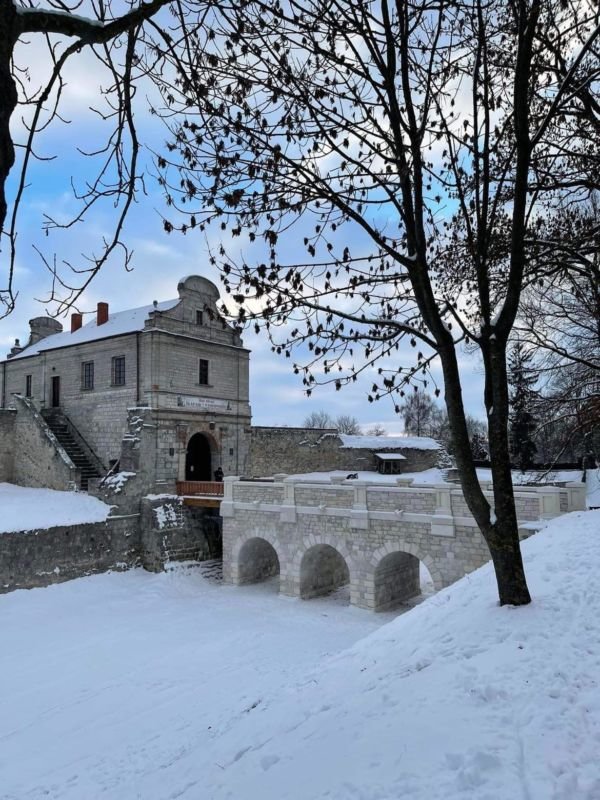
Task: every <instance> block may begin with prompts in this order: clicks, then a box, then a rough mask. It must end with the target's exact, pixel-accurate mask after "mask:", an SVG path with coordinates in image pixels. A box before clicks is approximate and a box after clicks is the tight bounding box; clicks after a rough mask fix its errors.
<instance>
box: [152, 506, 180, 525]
mask: <svg viewBox="0 0 600 800" xmlns="http://www.w3.org/2000/svg"><path fill="white" fill-rule="evenodd" d="M180 505H181V499H180V498H177V500H173V501H172V502H171V503H165V504H164V505H162V506H157V507H156V508H155V509H154V516H155V517H156V523H157V525H158V529H159V530H161V531H162V530H163V528H168V527H169V526H173V525H176V524H177V521H178V514H177V510H178V509H177V506H180Z"/></svg>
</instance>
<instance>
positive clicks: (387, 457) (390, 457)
mask: <svg viewBox="0 0 600 800" xmlns="http://www.w3.org/2000/svg"><path fill="white" fill-rule="evenodd" d="M375 456H376V458H381V459H382V460H383V461H406V456H403V455H402V454H401V453H375Z"/></svg>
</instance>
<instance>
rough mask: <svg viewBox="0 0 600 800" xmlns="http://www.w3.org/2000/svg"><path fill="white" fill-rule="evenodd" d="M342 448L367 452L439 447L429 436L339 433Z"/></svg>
mask: <svg viewBox="0 0 600 800" xmlns="http://www.w3.org/2000/svg"><path fill="white" fill-rule="evenodd" d="M339 437H340V439H341V440H342V447H350V448H353V449H357V448H364V449H367V450H378V451H380V450H388V449H389V450H400V449H403V450H439V449H440V447H441V445H440V443H439V442H436V441H435V439H431V438H429V436H353V435H350V434H347V433H340V434H339Z"/></svg>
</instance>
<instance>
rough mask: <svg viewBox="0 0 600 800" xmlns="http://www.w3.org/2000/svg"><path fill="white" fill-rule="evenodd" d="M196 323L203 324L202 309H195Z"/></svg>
mask: <svg viewBox="0 0 600 800" xmlns="http://www.w3.org/2000/svg"><path fill="white" fill-rule="evenodd" d="M196 325H204V314H203V313H202V311H200V310H198V311H196Z"/></svg>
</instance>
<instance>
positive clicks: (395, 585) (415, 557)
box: [367, 543, 444, 611]
mask: <svg viewBox="0 0 600 800" xmlns="http://www.w3.org/2000/svg"><path fill="white" fill-rule="evenodd" d="M420 562H422V563H423V564H424V565H425V566H426V567H427V570H428V571H429V574H430V575H431V580H432V582H433V586H434V589H435V590H436V591H439V590H440V589H442V588H443V587H444V583H443V580H442V576H441V573H440V572H439V570H438V569H436V567H435V564H434V561H433V559H432V558H431V556H429V555H425V554H423V553H421V552H420V551H419V548H417V547H415V546H414V545H412V544H408V543H402V544H392V543H387V544H385V545H383V546H382V547H379V548H378V549H377V550H375V551H374V553H373V555H372V556H371V569H370V570H369V573H368V575H367V591H368V592H369V594H370V595H371V596H372V597H373V603H374V605H373V607H374V609H375V611H386V610H388V609H390V608H393V607H394V606H396V605H398V604H399V603H401V602H403V601H404V600H408V599H409V598H410V597H415V596H416V595H418V594H420V593H421V585H420V574H419V573H420Z"/></svg>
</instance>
